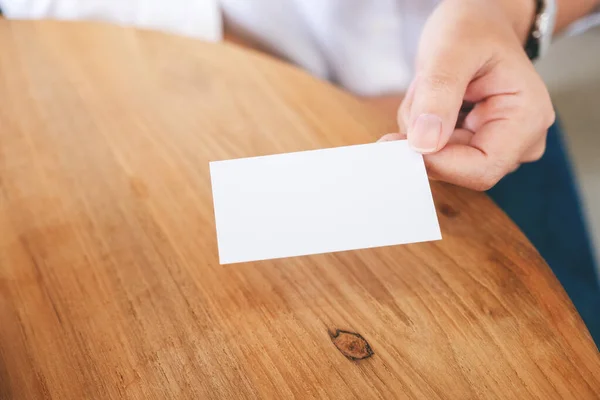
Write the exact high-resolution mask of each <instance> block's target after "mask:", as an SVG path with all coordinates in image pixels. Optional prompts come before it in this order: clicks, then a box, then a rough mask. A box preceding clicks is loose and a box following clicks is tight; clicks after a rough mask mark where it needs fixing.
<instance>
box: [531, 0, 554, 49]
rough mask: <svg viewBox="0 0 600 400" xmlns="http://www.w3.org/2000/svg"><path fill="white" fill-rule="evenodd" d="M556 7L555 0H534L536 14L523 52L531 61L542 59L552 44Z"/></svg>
mask: <svg viewBox="0 0 600 400" xmlns="http://www.w3.org/2000/svg"><path fill="white" fill-rule="evenodd" d="M557 12H558V5H557V1H556V0H536V13H535V19H534V21H533V24H532V27H531V31H530V34H529V37H528V39H527V43H526V45H525V51H526V52H527V55H528V56H529V58H530V59H531V60H537V59H538V58H540V57H543V56H544V55H545V54H546V53H547V51H548V48H549V47H550V44H551V43H552V36H553V33H554V27H555V25H556V15H557Z"/></svg>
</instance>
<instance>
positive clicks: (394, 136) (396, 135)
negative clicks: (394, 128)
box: [377, 133, 406, 143]
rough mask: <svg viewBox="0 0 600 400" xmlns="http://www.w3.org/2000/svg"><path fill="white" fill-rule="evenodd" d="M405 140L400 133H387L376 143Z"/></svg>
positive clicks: (404, 136)
mask: <svg viewBox="0 0 600 400" xmlns="http://www.w3.org/2000/svg"><path fill="white" fill-rule="evenodd" d="M404 139H406V135H403V134H401V133H388V134H387V135H383V136H382V137H381V138H380V139H379V140H378V141H377V143H380V142H391V141H394V140H404Z"/></svg>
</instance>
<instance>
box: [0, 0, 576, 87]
mask: <svg viewBox="0 0 600 400" xmlns="http://www.w3.org/2000/svg"><path fill="white" fill-rule="evenodd" d="M439 1H440V0H168V1H167V0H0V8H1V9H2V11H3V12H4V15H5V16H6V17H7V18H19V19H27V18H55V19H70V20H72V19H93V20H103V21H108V22H113V23H118V24H124V25H133V26H138V27H143V28H150V29H157V30H162V31H166V32H170V33H176V34H181V35H186V36H191V37H196V38H200V39H204V40H210V41H218V40H220V39H221V38H222V30H223V24H222V19H223V16H224V18H226V19H227V21H228V23H230V25H231V26H232V27H233V29H234V30H237V31H238V33H241V34H243V35H246V36H248V37H251V38H253V39H256V40H258V41H259V42H260V43H262V44H263V45H264V46H265V47H267V48H268V49H269V50H270V51H272V52H273V53H274V54H277V55H279V56H281V57H283V58H285V59H287V60H288V61H290V62H292V63H294V64H296V65H298V66H300V67H302V68H304V69H306V70H308V71H309V72H311V73H312V74H314V75H316V76H318V77H320V78H323V79H328V80H330V81H333V82H336V83H338V84H339V85H341V86H343V87H345V88H346V89H348V90H350V91H352V92H355V93H357V94H361V95H379V94H385V93H393V92H402V91H405V89H406V88H407V86H408V84H409V83H410V80H411V77H412V75H413V62H414V58H415V53H416V48H417V45H418V41H419V36H420V34H421V30H422V28H423V25H424V23H425V21H426V19H427V17H428V16H429V14H430V13H431V12H432V11H433V9H434V8H435V6H436V5H437V4H438V2H439ZM528 1H532V0H528ZM579 26H581V25H579Z"/></svg>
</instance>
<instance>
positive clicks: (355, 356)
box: [0, 20, 600, 400]
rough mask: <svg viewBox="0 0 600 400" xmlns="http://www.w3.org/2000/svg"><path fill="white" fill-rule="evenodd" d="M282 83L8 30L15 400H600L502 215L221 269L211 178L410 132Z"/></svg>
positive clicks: (474, 200)
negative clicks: (222, 168) (401, 242)
mask: <svg viewBox="0 0 600 400" xmlns="http://www.w3.org/2000/svg"><path fill="white" fill-rule="evenodd" d="M393 128H394V127H393V126H390V123H389V122H388V121H387V120H385V119H384V118H382V117H381V116H378V115H376V114H374V113H373V111H372V110H371V109H369V108H368V107H365V106H364V104H363V103H361V101H360V100H358V99H356V98H353V97H352V96H350V95H348V94H345V93H343V92H342V91H340V90H337V89H335V88H333V87H332V86H330V85H328V84H326V83H323V82H320V81H318V80H316V79H314V78H312V77H310V76H309V75H307V74H306V73H304V72H301V71H299V70H297V69H295V68H293V67H291V66H288V65H285V64H284V63H282V62H279V61H275V60H272V59H270V58H268V57H266V56H262V55H260V54H258V53H255V52H252V51H248V50H243V49H241V48H239V47H237V46H234V45H231V44H218V45H216V44H205V43H201V42H198V41H195V40H191V39H185V38H180V37H172V36H168V35H164V34H160V33H152V32H145V31H136V30H134V29H127V28H118V27H111V26H107V25H103V24H90V23H88V24H86V23H59V22H8V21H5V20H1V21H0V398H2V399H38V398H48V399H49V398H53V399H61V400H64V399H184V398H189V399H208V398H219V399H237V398H275V399H285V398H332V399H347V398H358V399H369V398H419V399H461V400H462V399H469V398H481V399H492V398H503V399H528V398H539V399H578V400H582V399H598V398H599V396H600V357H599V353H598V350H597V348H596V347H595V346H594V344H593V342H592V340H591V338H590V335H589V333H588V331H587V330H586V328H585V326H584V324H583V323H582V321H581V319H580V317H579V316H578V314H577V313H576V311H575V309H574V308H573V305H572V303H571V302H570V301H569V299H568V297H567V295H566V294H565V292H564V291H563V289H562V288H561V286H560V285H559V283H558V282H557V280H556V279H555V277H554V276H553V275H552V273H551V271H550V270H549V269H548V267H547V266H546V265H545V264H544V262H543V261H542V259H541V258H540V256H539V255H538V253H537V252H536V251H535V250H534V249H533V248H532V246H531V245H530V244H529V243H528V242H527V240H526V239H525V238H524V236H523V235H522V234H521V233H520V232H519V230H518V229H517V228H516V227H515V226H514V225H513V223H511V222H510V221H509V219H508V218H507V217H506V216H505V215H504V214H503V213H502V212H501V211H500V210H499V209H498V208H496V207H495V206H494V205H493V204H492V203H491V201H490V200H488V199H487V198H486V197H485V196H484V195H482V194H477V193H473V192H469V191H466V190H462V189H458V188H455V187H450V186H446V185H443V184H437V183H434V184H433V192H434V199H435V202H436V206H437V209H438V214H439V218H440V223H441V226H442V232H443V236H444V239H443V240H442V241H441V242H436V243H423V244H415V245H408V246H396V247H390V248H382V249H374V250H373V249H372V250H364V251H353V252H345V253H338V254H326V255H319V256H311V257H299V258H293V259H284V260H277V261H266V262H258V263H248V264H241V265H230V266H221V265H219V263H218V259H217V244H216V237H215V231H214V219H213V208H212V198H211V188H210V179H209V168H208V163H209V161H210V160H218V159H226V158H234V157H243V156H254V155H260V154H272V153H280V152H287V151H298V150H308V149H316V148H323V147H333V146H341V145H350V144H358V143H368V142H371V141H373V140H375V139H376V138H378V137H379V136H380V135H381V134H382V133H385V132H388V131H391V130H393Z"/></svg>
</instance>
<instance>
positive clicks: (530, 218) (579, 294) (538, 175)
mask: <svg viewBox="0 0 600 400" xmlns="http://www.w3.org/2000/svg"><path fill="white" fill-rule="evenodd" d="M488 194H489V195H490V197H491V198H492V199H493V200H494V201H495V202H496V203H497V204H498V205H499V206H500V208H502V209H503V210H504V211H505V212H506V213H507V214H508V215H509V216H510V217H511V218H512V219H513V221H515V223H516V224H517V225H518V226H519V227H520V228H521V230H522V231H523V232H524V233H525V235H526V236H527V237H528V238H529V240H530V241H531V242H532V243H533V245H534V246H535V247H536V248H537V250H538V251H539V252H540V254H541V255H542V257H544V259H545V260H546V262H547V263H548V265H549V266H550V268H551V269H552V271H553V272H554V274H555V275H556V277H557V278H558V280H559V281H560V283H561V284H562V285H563V287H564V288H565V290H566V292H567V293H568V295H569V296H570V297H571V300H572V301H573V303H574V304H575V307H576V308H577V311H579V314H580V315H581V317H582V319H583V321H584V322H585V324H586V325H587V327H588V329H589V331H590V333H591V334H592V337H593V338H594V341H595V342H596V345H597V346H598V347H600V285H599V280H598V275H597V269H596V265H595V260H594V256H593V252H592V246H591V243H590V238H589V236H588V232H587V229H586V224H585V220H584V218H583V215H582V211H581V204H580V201H579V195H578V193H577V185H576V183H575V179H574V176H573V173H572V171H571V167H570V163H569V157H568V154H567V152H566V150H565V147H564V144H563V139H562V132H561V128H560V125H559V124H558V123H557V124H555V125H554V126H552V127H551V128H550V130H549V132H548V146H547V150H546V154H545V155H544V156H543V157H542V159H541V160H540V161H538V162H535V163H531V164H525V165H523V166H521V168H519V169H518V170H517V171H516V172H514V173H513V174H510V175H508V176H506V177H505V178H504V179H503V180H502V181H500V182H499V183H498V184H497V185H496V186H495V187H494V188H493V189H491V190H490V191H489V192H488Z"/></svg>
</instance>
